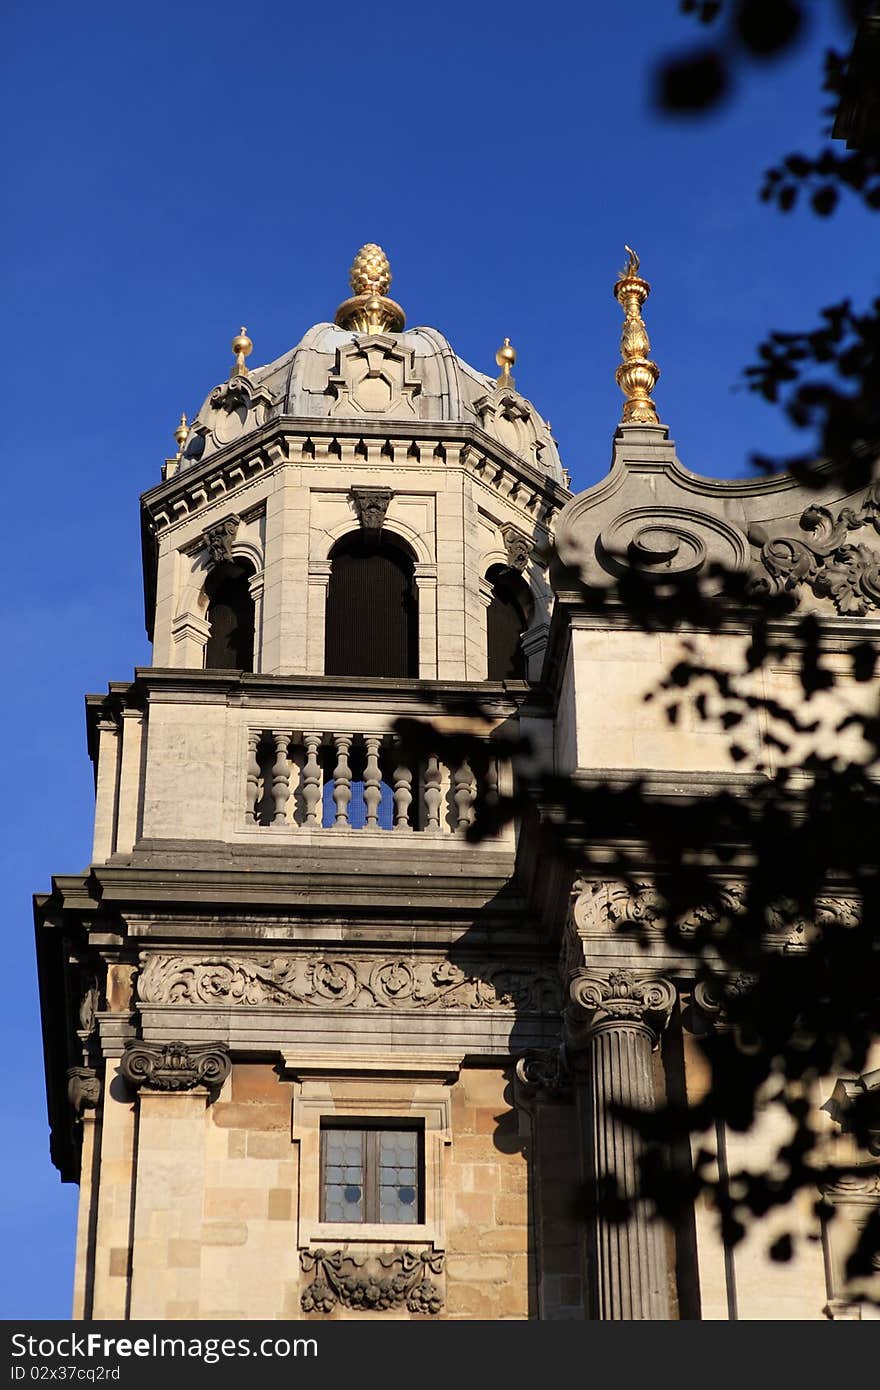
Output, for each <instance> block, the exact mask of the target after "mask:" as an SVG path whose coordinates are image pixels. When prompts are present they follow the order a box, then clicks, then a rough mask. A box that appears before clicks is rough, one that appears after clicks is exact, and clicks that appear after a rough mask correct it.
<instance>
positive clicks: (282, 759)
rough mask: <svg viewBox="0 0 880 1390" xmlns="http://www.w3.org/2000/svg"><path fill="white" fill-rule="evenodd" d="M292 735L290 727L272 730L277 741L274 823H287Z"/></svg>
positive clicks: (273, 798) (273, 781)
mask: <svg viewBox="0 0 880 1390" xmlns="http://www.w3.org/2000/svg"><path fill="white" fill-rule="evenodd" d="M291 737H292V735H291V733H290V730H289V729H273V731H272V738H273V739H274V741H275V762H274V763H273V765H272V800H273V801H274V802H275V814H274V816H273V817H272V824H273V825H286V823H287V798H288V796H289V795H290V766H289V764H288V761H287V749H288V746H289V744H290V740H291Z"/></svg>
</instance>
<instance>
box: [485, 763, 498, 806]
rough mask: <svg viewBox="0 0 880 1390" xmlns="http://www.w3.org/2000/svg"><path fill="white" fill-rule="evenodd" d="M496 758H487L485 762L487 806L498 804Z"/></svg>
mask: <svg viewBox="0 0 880 1390" xmlns="http://www.w3.org/2000/svg"><path fill="white" fill-rule="evenodd" d="M498 782H499V774H498V759H497V758H492V757H490V758H489V761H488V763H487V764H486V804H487V806H497V805H498Z"/></svg>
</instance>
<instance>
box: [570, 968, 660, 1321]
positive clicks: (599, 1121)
mask: <svg viewBox="0 0 880 1390" xmlns="http://www.w3.org/2000/svg"><path fill="white" fill-rule="evenodd" d="M569 998H570V1004H569V1008H568V1010H567V1016H566V1021H567V1024H568V1034H569V1038H568V1051H569V1056H571V1057H573V1058H574V1062H575V1066H576V1068H577V1070H578V1072H579V1073H580V1074H581V1076H582V1077H583V1080H584V1082H585V1083H586V1084H583V1085H580V1086H578V1087H577V1088H576V1094H577V1102H578V1107H579V1110H580V1116H581V1123H582V1128H583V1133H584V1151H585V1158H586V1163H587V1169H588V1179H589V1182H590V1185H591V1187H592V1188H593V1190H594V1191H596V1192H599V1191H601V1190H602V1188H603V1187H604V1186H605V1185H606V1183H607V1182H608V1180H612V1181H614V1182H616V1184H617V1185H618V1188H619V1190H620V1192H621V1194H622V1195H623V1196H624V1197H633V1196H635V1193H636V1190H637V1175H638V1164H639V1158H640V1156H641V1153H642V1140H641V1138H640V1136H639V1135H638V1134H637V1133H636V1132H635V1130H634V1129H633V1128H632V1127H631V1126H629V1125H627V1124H625V1123H624V1122H623V1121H622V1120H620V1119H618V1118H617V1117H616V1116H615V1115H614V1113H613V1109H614V1107H615V1106H631V1107H633V1108H635V1109H639V1110H650V1109H652V1108H653V1106H654V1104H655V1101H656V1097H655V1093H654V1080H653V1064H652V1060H651V1053H652V1051H653V1049H654V1047H655V1046H656V1045H657V1042H658V1040H659V1037H660V1034H661V1033H662V1031H663V1029H664V1028H665V1026H666V1024H667V1022H668V1020H669V1016H670V1014H671V1012H672V1008H673V1005H674V1003H675V998H676V992H675V988H674V986H673V985H671V984H670V983H669V981H668V980H664V979H660V978H657V977H654V976H646V975H642V974H640V973H638V972H636V971H632V970H617V971H611V972H609V973H607V974H606V973H601V974H598V973H593V972H590V971H587V970H577V971H575V972H574V974H573V976H572V978H571V983H570V987H569ZM592 1243H593V1251H592V1255H593V1258H592V1260H591V1261H590V1265H591V1272H592V1276H593V1309H592V1314H593V1316H594V1317H596V1318H599V1319H602V1320H639V1321H641V1320H645V1321H664V1320H666V1319H668V1317H669V1298H668V1291H667V1282H668V1276H667V1269H666V1257H665V1251H664V1242H663V1233H662V1229H661V1227H660V1225H659V1223H658V1222H657V1221H656V1220H653V1219H652V1218H651V1217H650V1215H649V1213H648V1212H647V1211H646V1210H645V1207H644V1204H643V1203H640V1202H638V1203H636V1204H635V1206H634V1207H633V1210H632V1213H631V1215H630V1217H629V1219H628V1220H626V1221H620V1222H615V1221H612V1220H610V1219H609V1218H608V1217H607V1216H605V1215H603V1214H602V1212H601V1211H600V1212H599V1213H598V1214H597V1215H596V1217H595V1218H594V1226H593V1231H592Z"/></svg>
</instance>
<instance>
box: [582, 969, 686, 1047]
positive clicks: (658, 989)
mask: <svg viewBox="0 0 880 1390" xmlns="http://www.w3.org/2000/svg"><path fill="white" fill-rule="evenodd" d="M568 992H569V1000H570V1003H569V1006H568V1008H567V1009H566V1022H567V1024H568V1026H569V1034H570V1041H571V1042H572V1043H573V1044H575V1045H580V1046H583V1044H584V1043H585V1042H586V1041H587V1039H588V1037H589V1035H590V1034H591V1033H595V1032H597V1031H598V1030H600V1029H602V1030H604V1029H608V1028H632V1027H635V1028H640V1029H643V1030H644V1031H646V1032H648V1033H650V1035H651V1038H652V1041H653V1042H654V1043H656V1042H657V1041H658V1040H659V1038H660V1034H661V1033H662V1032H663V1030H664V1028H665V1027H666V1025H667V1023H668V1022H669V1019H670V1016H671V1014H672V1010H673V1006H674V1005H675V1000H676V997H677V995H676V989H675V986H674V985H673V984H670V982H669V981H668V980H664V979H661V978H660V977H658V976H656V975H643V974H641V973H639V972H637V971H635V970H612V971H609V972H608V973H607V974H606V973H604V972H603V973H602V974H598V973H595V972H593V971H589V970H577V971H575V973H574V975H573V976H572V979H571V982H570V984H569V991H568Z"/></svg>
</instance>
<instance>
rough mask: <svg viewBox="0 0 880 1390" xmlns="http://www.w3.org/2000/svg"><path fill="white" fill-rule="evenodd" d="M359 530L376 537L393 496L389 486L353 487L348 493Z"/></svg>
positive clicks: (383, 522)
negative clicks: (359, 525)
mask: <svg viewBox="0 0 880 1390" xmlns="http://www.w3.org/2000/svg"><path fill="white" fill-rule="evenodd" d="M349 496H350V497H351V500H352V504H353V506H354V509H355V511H356V512H357V518H358V521H359V522H360V524H361V530H362V531H365V532H366V533H367V534H368V535H372V536H373V537H377V536H378V535H379V532H380V531H381V530H382V527H383V526H384V524H385V517H386V515H387V513H388V507H389V505H390V502H391V499H392V497H393V496H394V493H393V492H392V490H391V488H390V487H353V488H352V489H351V492H350V493H349Z"/></svg>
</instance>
